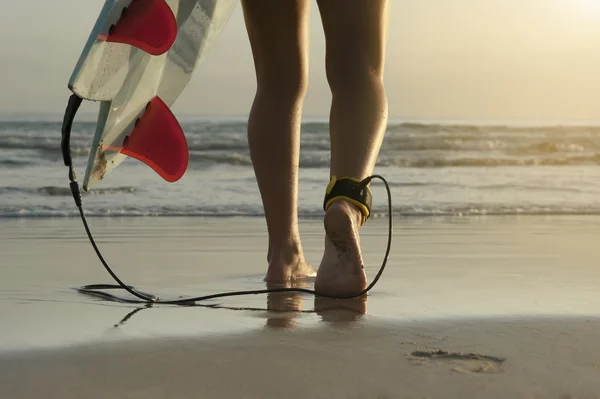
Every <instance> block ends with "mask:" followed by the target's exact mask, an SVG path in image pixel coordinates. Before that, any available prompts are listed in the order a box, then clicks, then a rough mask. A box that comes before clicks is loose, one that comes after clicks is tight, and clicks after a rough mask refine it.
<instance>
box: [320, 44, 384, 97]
mask: <svg viewBox="0 0 600 399" xmlns="http://www.w3.org/2000/svg"><path fill="white" fill-rule="evenodd" d="M326 69H327V81H328V82H329V87H330V88H331V91H332V93H334V94H335V93H345V92H356V91H364V90H370V91H373V90H375V91H381V90H383V65H382V63H379V62H373V61H372V58H371V57H369V56H368V54H365V53H361V52H360V50H357V49H340V50H336V51H335V53H334V54H329V55H328V56H327V62H326Z"/></svg>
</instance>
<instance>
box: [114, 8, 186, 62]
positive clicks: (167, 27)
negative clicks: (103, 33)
mask: <svg viewBox="0 0 600 399" xmlns="http://www.w3.org/2000/svg"><path fill="white" fill-rule="evenodd" d="M176 38H177V20H176V19H175V15H173V11H172V10H171V7H169V5H168V4H167V3H165V0H133V1H132V2H131V4H130V5H129V7H127V8H125V9H124V10H123V13H122V14H121V18H120V19H119V21H118V22H117V23H116V24H115V25H113V26H111V28H110V30H109V33H108V36H107V37H106V41H107V42H113V43H123V44H129V45H131V46H134V47H137V48H139V49H140V50H142V51H145V52H147V53H148V54H151V55H161V54H164V53H166V52H167V51H169V49H170V48H171V46H173V43H174V42H175V39H176Z"/></svg>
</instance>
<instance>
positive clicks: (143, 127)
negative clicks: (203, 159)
mask: <svg viewBox="0 0 600 399" xmlns="http://www.w3.org/2000/svg"><path fill="white" fill-rule="evenodd" d="M121 153H122V154H124V155H127V156H130V157H132V158H135V159H137V160H139V161H141V162H143V163H145V164H146V165H148V166H150V167H151V168H152V169H154V171H155V172H156V173H158V174H159V175H160V176H161V177H162V178H163V179H165V180H166V181H168V182H171V183H172V182H175V181H177V180H179V179H180V178H181V177H182V176H183V175H184V174H185V171H186V170H187V167H188V162H189V151H188V145H187V141H186V139H185V135H184V133H183V129H182V128H181V126H180V125H179V122H178V121H177V119H176V118H175V116H174V115H173V113H172V112H171V110H170V109H169V107H168V106H167V105H166V104H165V103H164V102H163V101H162V100H161V99H160V97H155V98H154V99H153V100H152V101H150V102H149V103H148V106H147V107H146V110H145V111H144V114H143V115H142V117H141V118H139V119H138V120H137V121H136V124H135V127H134V129H133V131H132V132H131V134H130V135H129V136H127V137H126V139H125V141H124V143H123V148H122V149H121Z"/></svg>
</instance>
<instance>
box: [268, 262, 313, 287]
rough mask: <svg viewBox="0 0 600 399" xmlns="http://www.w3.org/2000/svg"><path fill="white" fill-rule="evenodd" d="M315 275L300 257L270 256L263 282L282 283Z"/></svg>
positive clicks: (310, 266) (311, 268)
mask: <svg viewBox="0 0 600 399" xmlns="http://www.w3.org/2000/svg"><path fill="white" fill-rule="evenodd" d="M270 257H271V256H270ZM316 275H317V271H316V270H315V268H314V267H312V265H311V264H310V263H308V262H307V261H306V260H305V259H304V256H302V255H294V256H291V257H281V256H272V257H271V260H270V261H269V268H268V269H267V275H266V276H265V281H266V282H269V283H284V282H288V281H294V280H300V279H304V278H310V277H315V276H316Z"/></svg>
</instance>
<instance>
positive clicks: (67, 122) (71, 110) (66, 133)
mask: <svg viewBox="0 0 600 399" xmlns="http://www.w3.org/2000/svg"><path fill="white" fill-rule="evenodd" d="M81 101H82V99H81V98H80V97H78V96H77V95H75V94H73V95H72V96H71V98H70V99H69V104H68V106H67V111H66V113H65V118H64V121H63V128H62V142H61V148H62V152H63V160H64V163H65V165H66V166H67V167H68V168H69V181H70V183H69V186H70V188H71V193H72V194H73V199H74V200H75V204H76V205H77V209H78V210H79V215H80V216H81V221H82V222H83V227H84V228H85V232H86V233H87V236H88V238H89V240H90V243H91V244H92V247H93V248H94V251H95V252H96V255H98V259H100V262H102V265H103V266H104V268H105V269H106V271H107V272H108V273H109V274H110V275H111V277H112V278H113V279H114V280H115V281H116V282H117V283H118V285H114V284H92V285H85V286H83V287H80V288H78V289H77V290H78V291H79V292H81V293H84V294H89V295H93V296H98V297H102V298H105V299H108V300H112V301H116V302H125V303H145V304H165V305H182V306H191V305H193V304H194V303H195V302H201V301H206V300H209V299H215V298H224V297H233V296H242V295H260V294H272V293H279V292H299V293H305V294H311V295H315V296H321V297H325V298H331V299H350V298H357V297H360V296H362V295H364V294H366V293H367V292H369V291H370V290H371V289H372V288H373V287H374V286H375V284H377V282H378V281H379V279H380V278H381V275H382V274H383V271H384V269H385V266H386V264H387V261H388V258H389V255H390V250H391V247H392V232H393V222H392V194H391V191H390V187H389V185H388V183H387V181H386V180H385V178H383V176H380V175H372V176H369V177H367V178H366V179H364V180H363V181H362V182H361V186H362V187H366V186H367V185H368V184H369V183H370V182H371V181H372V180H373V179H379V180H381V181H382V182H383V183H384V184H385V188H386V191H387V200H388V241H387V248H386V250H385V256H384V258H383V262H382V264H381V267H380V268H379V271H378V272H377V275H376V276H375V278H374V279H373V281H372V282H371V284H369V286H368V287H367V288H365V289H364V290H362V291H360V292H358V293H355V294H349V295H331V294H327V293H323V292H317V291H315V290H310V289H306V288H271V289H263V290H250V291H232V292H223V293H219V294H211V295H203V296H198V297H193V298H179V299H171V300H164V299H161V298H159V297H157V296H155V295H152V294H148V293H145V292H142V291H138V290H137V289H135V288H134V287H132V286H128V285H126V284H125V283H124V282H123V281H121V280H120V279H119V277H118V276H117V275H116V274H115V273H114V272H113V271H112V269H111V268H110V266H109V265H108V263H107V262H106V260H105V259H104V257H103V256H102V253H101V252H100V249H99V248H98V245H96V241H95V240H94V237H93V236H92V232H91V231H90V227H89V225H88V222H87V220H86V217H85V214H84V211H83V204H82V200H81V191H80V189H79V183H77V180H76V178H75V171H74V170H73V163H72V159H71V147H70V137H71V127H72V125H73V120H74V118H75V114H76V113H77V110H78V109H79V106H80V105H81ZM115 289H118V290H121V289H122V290H125V291H127V292H129V293H130V294H131V295H133V296H134V297H136V298H138V299H125V298H120V297H117V296H115V295H112V294H109V293H107V292H104V291H103V290H115Z"/></svg>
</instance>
